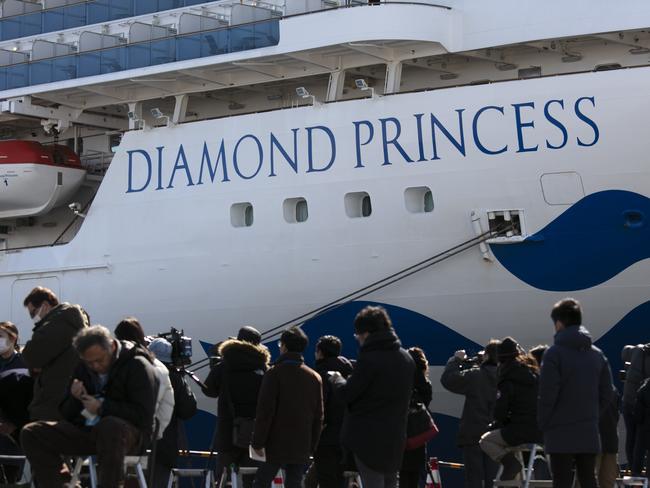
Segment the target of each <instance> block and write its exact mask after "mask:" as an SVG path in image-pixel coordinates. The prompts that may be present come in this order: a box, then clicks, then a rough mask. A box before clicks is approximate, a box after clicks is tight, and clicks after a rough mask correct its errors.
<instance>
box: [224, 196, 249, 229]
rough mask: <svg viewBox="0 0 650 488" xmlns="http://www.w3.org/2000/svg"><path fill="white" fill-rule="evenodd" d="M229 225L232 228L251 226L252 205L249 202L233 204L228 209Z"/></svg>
mask: <svg viewBox="0 0 650 488" xmlns="http://www.w3.org/2000/svg"><path fill="white" fill-rule="evenodd" d="M230 223H231V224H232V226H233V227H250V226H251V225H253V205H252V204H251V203H250V202H242V203H235V204H233V205H232V206H231V207H230Z"/></svg>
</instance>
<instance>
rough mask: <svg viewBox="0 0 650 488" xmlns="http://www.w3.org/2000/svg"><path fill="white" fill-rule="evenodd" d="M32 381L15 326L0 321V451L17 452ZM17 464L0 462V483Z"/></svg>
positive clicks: (12, 477)
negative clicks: (0, 463)
mask: <svg viewBox="0 0 650 488" xmlns="http://www.w3.org/2000/svg"><path fill="white" fill-rule="evenodd" d="M33 390H34V382H33V380H32V378H31V377H30V376H29V372H28V370H27V365H26V364H25V361H24V360H23V357H22V355H21V354H20V349H19V347H18V329H17V328H16V326H15V325H14V324H12V323H11V322H0V392H2V394H1V395H0V454H5V455H16V454H21V452H20V448H19V447H18V434H19V433H20V429H22V427H23V425H25V424H26V423H27V422H28V421H29V418H28V414H27V407H28V406H29V404H30V402H31V401H32V393H33ZM19 473H20V467H19V466H10V465H0V483H13V482H15V481H17V478H18V477H19Z"/></svg>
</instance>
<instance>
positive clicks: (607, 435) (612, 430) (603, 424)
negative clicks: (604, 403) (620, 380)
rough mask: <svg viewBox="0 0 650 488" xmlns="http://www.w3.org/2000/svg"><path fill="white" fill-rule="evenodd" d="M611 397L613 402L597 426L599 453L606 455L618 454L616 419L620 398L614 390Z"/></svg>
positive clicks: (603, 413) (617, 417) (602, 414)
mask: <svg viewBox="0 0 650 488" xmlns="http://www.w3.org/2000/svg"><path fill="white" fill-rule="evenodd" d="M612 395H614V401H612V402H611V403H610V404H609V406H608V407H607V408H606V409H605V410H604V411H603V412H602V413H601V415H600V422H599V424H598V427H599V430H600V444H601V446H600V447H601V452H603V453H606V454H617V453H618V419H619V416H620V414H619V412H620V409H621V396H620V395H619V393H618V390H617V389H616V388H614V389H613V391H612Z"/></svg>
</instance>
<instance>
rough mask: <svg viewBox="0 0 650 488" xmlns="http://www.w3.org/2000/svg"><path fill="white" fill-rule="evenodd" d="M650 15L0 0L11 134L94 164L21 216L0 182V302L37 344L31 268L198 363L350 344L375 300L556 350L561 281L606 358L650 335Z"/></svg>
mask: <svg viewBox="0 0 650 488" xmlns="http://www.w3.org/2000/svg"><path fill="white" fill-rule="evenodd" d="M649 29H650V5H648V4H647V2H644V1H641V0H631V1H628V2H613V1H604V0H603V1H597V2H594V1H592V2H582V1H574V2H560V1H555V0H554V1H549V2H528V1H514V0H513V1H508V2H485V1H480V0H464V1H463V0H457V1H453V0H440V1H439V2H429V1H418V2H410V1H409V2H407V1H381V2H377V5H368V2H366V1H346V0H268V1H265V2H262V1H253V0H241V1H234V0H218V1H213V2H196V1H190V0H147V1H141V0H137V1H136V0H120V1H115V0H114V1H110V2H108V1H103V0H102V1H87V2H72V1H65V0H42V2H35V1H29V2H28V1H20V0H5V1H4V2H3V4H2V18H0V98H1V99H2V101H1V102H0V137H1V138H2V139H6V140H21V141H36V142H40V143H43V144H51V143H54V142H57V143H58V144H66V145H68V146H69V148H70V149H72V150H74V151H75V152H76V153H78V154H79V155H80V158H81V165H82V167H83V168H84V169H85V170H86V174H85V177H84V180H83V184H81V186H80V187H79V188H78V189H75V191H74V195H71V196H69V198H65V199H61V200H57V201H56V202H55V203H52V204H51V207H50V208H46V209H45V210H44V211H39V212H33V213H32V214H30V215H27V214H25V212H24V211H23V213H20V212H19V207H20V206H19V205H14V206H11V205H9V204H5V203H4V202H5V200H3V198H4V197H5V196H6V194H5V195H4V196H3V193H2V192H3V191H8V190H6V188H9V185H11V184H12V181H9V180H8V181H7V182H6V183H3V181H2V178H1V177H0V247H1V248H2V249H4V251H1V252H0V289H1V290H2V291H3V293H2V294H0V319H5V318H6V319H11V320H13V321H15V322H16V323H17V324H18V325H19V326H20V329H21V333H22V334H23V335H25V336H27V335H28V334H29V327H30V326H29V323H28V317H27V315H26V314H25V311H24V309H23V307H22V299H23V298H24V296H25V294H26V292H27V291H28V290H29V289H31V287H33V286H35V285H37V284H42V285H44V286H49V287H51V288H52V289H54V290H55V291H56V292H57V293H58V294H60V295H61V296H62V298H63V299H64V300H68V301H72V302H79V303H82V304H83V305H84V306H85V307H86V308H87V309H88V311H89V313H90V315H91V317H92V318H93V321H96V322H101V323H105V324H107V325H109V326H112V325H113V324H115V323H117V321H118V320H119V319H120V318H121V317H122V316H124V315H136V316H138V317H139V318H140V319H141V320H142V322H143V323H144V324H145V326H146V328H147V331H148V332H151V333H153V332H156V331H162V330H164V329H167V328H168V327H169V325H176V326H177V327H179V328H180V327H183V328H185V331H186V333H189V334H191V335H192V336H193V337H194V338H195V340H196V341H195V353H196V354H197V356H198V357H197V358H200V357H201V356H202V351H200V349H201V348H200V345H199V342H198V341H199V340H200V341H202V342H203V343H205V344H206V347H207V344H211V343H216V342H218V341H219V340H221V339H223V338H225V337H227V336H228V335H230V334H232V333H233V332H234V331H235V330H236V329H237V328H238V327H239V326H240V325H243V324H253V325H256V326H257V327H258V328H260V329H261V330H263V331H266V330H270V329H272V328H273V327H276V326H278V325H279V324H283V323H285V322H291V319H294V318H296V317H301V316H303V315H305V316H304V317H303V318H304V319H309V320H308V322H307V323H306V324H305V328H306V330H307V331H308V333H309V335H310V337H311V338H312V339H314V338H317V337H318V336H319V335H322V334H324V333H338V334H340V335H341V336H342V337H343V338H344V340H345V341H346V351H347V352H353V351H354V345H353V343H352V334H351V329H350V327H349V324H350V320H351V318H352V317H353V316H354V313H355V312H356V310H358V308H359V307H360V306H361V305H362V301H363V300H367V301H372V302H377V303H382V304H384V305H386V306H387V307H389V309H390V311H391V313H393V314H394V317H395V319H396V326H397V329H398V333H399V334H400V336H401V337H402V339H403V340H404V342H405V344H407V345H409V346H410V345H415V344H418V345H422V346H424V348H425V349H426V351H427V354H428V355H429V359H430V360H431V362H432V364H434V365H435V366H441V365H443V364H444V363H445V360H446V359H447V357H448V356H449V355H450V354H451V353H453V351H454V350H455V349H456V348H461V347H465V348H468V349H470V348H475V349H476V348H478V347H479V345H480V344H484V343H485V342H486V341H487V340H488V339H490V338H491V337H502V336H505V335H515V336H517V338H518V339H519V340H520V341H521V342H522V343H523V344H525V345H528V346H531V345H534V344H535V343H538V342H550V341H551V335H552V328H551V326H550V321H549V320H547V319H546V317H547V315H548V311H549V310H550V306H551V305H552V303H553V302H554V301H555V300H557V299H559V298H561V297H563V296H565V295H567V294H571V295H575V296H576V298H578V299H580V300H581V301H582V302H583V304H584V306H585V309H586V311H587V320H588V325H589V327H590V329H591V331H592V333H593V334H594V339H598V340H599V341H600V342H599V345H601V346H602V347H603V348H605V349H606V352H608V353H613V351H616V350H617V348H619V347H620V346H621V345H622V344H624V343H625V342H626V341H632V342H643V341H648V340H650V332H649V331H648V330H647V327H646V328H642V327H641V324H644V323H646V322H647V319H650V306H648V304H649V303H650V285H649V281H648V276H649V272H650V263H649V261H648V259H647V258H648V257H650V256H648V253H647V249H648V245H649V244H650V236H649V234H648V223H647V218H648V216H649V215H650V214H649V212H650V200H648V197H649V196H650V171H649V170H648V165H647V163H646V158H647V153H648V141H650V138H648V129H647V122H646V119H647V113H648V108H650V97H649V96H648V90H647V87H648V86H649V84H650V31H649ZM7 162H8V161H7ZM3 164H4V162H3V161H2V160H1V159H0V175H1V174H2V173H1V170H2V167H3ZM57 173H61V172H56V171H54V172H52V175H53V176H52V178H60V180H61V184H67V179H66V178H65V177H63V176H62V177H59V176H57ZM23 181H24V180H23ZM53 181H54V180H53ZM53 184H54V187H56V185H57V184H58V183H57V182H54V183H53ZM11 212H15V213H13V214H12V213H11ZM500 229H506V230H504V231H503V232H501V231H500ZM490 230H492V231H495V234H494V235H492V236H487V237H491V238H490V239H489V240H487V241H485V242H481V243H480V244H481V245H480V246H479V245H478V244H479V242H478V241H475V242H472V243H473V244H476V245H475V246H470V247H469V248H467V249H466V250H465V249H464V248H461V249H460V250H462V251H463V252H460V253H457V254H456V253H455V252H454V251H455V250H457V249H458V248H457V247H456V246H459V245H460V244H462V243H464V242H471V240H472V239H475V238H476V237H477V236H486V234H485V233H486V232H488V231H490ZM436 255H440V259H439V261H440V262H438V263H437V264H435V265H433V266H431V267H428V268H426V269H422V270H421V271H419V272H417V273H415V274H413V275H409V276H404V277H403V279H400V280H399V281H397V282H395V283H391V284H390V285H389V286H386V287H382V288H377V289H372V288H371V289H370V290H369V291H370V292H371V293H369V294H365V293H359V294H353V296H352V298H357V299H358V300H357V301H355V302H353V303H350V304H346V305H344V306H342V307H339V308H335V309H331V310H329V311H328V312H327V313H324V314H320V315H316V314H315V313H310V312H312V311H318V310H319V308H320V307H322V306H324V305H325V304H328V303H330V302H332V301H335V300H337V299H338V298H340V297H343V296H345V295H347V294H349V293H353V292H355V291H356V290H361V289H363V288H364V287H366V286H368V285H370V284H372V283H375V282H377V281H378V280H382V279H383V278H385V277H388V276H391V275H392V274H394V273H399V272H400V271H402V270H405V269H407V268H409V267H410V266H412V265H414V264H416V263H418V262H420V261H422V260H425V259H427V258H429V257H431V256H436ZM400 277H401V275H400ZM382 284H383V282H382ZM338 303H343V302H338ZM301 321H302V319H298V320H296V321H295V323H300V322H301ZM272 336H273V334H268V335H267V336H266V337H267V338H271V337H272ZM617 358H618V352H616V358H613V357H612V358H610V359H612V360H617ZM614 362H615V361H614ZM436 371H437V372H438V373H439V369H438V370H436ZM437 372H435V371H434V375H435V374H438V373H437ZM436 388H439V387H438V385H436ZM439 398H440V400H439V401H438V403H437V404H436V405H435V409H436V410H437V411H438V412H440V413H444V414H449V415H455V414H457V413H458V402H457V401H456V400H454V399H451V398H445V399H443V397H439ZM204 407H205V409H206V410H210V408H211V407H210V406H209V404H208V403H206V404H205V405H204Z"/></svg>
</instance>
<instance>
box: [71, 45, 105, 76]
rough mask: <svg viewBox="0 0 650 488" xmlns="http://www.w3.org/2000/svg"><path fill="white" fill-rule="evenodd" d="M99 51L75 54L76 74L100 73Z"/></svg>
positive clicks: (90, 74)
mask: <svg viewBox="0 0 650 488" xmlns="http://www.w3.org/2000/svg"><path fill="white" fill-rule="evenodd" d="M100 66H101V54H100V51H93V52H90V53H81V54H79V55H78V56H77V76H78V77H83V76H95V75H98V74H100V73H101V70H100Z"/></svg>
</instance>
